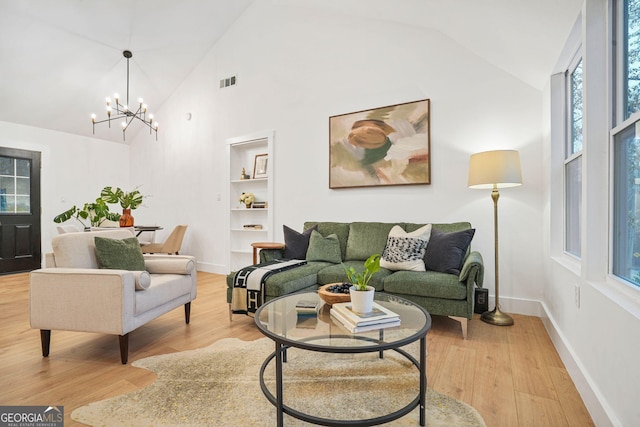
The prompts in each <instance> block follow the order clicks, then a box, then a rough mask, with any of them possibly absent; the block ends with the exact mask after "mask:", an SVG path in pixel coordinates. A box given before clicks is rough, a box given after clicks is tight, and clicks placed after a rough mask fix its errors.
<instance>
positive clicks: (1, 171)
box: [0, 157, 13, 176]
mask: <svg viewBox="0 0 640 427" xmlns="http://www.w3.org/2000/svg"><path fill="white" fill-rule="evenodd" d="M0 175H11V176H13V159H12V158H9V157H0Z"/></svg>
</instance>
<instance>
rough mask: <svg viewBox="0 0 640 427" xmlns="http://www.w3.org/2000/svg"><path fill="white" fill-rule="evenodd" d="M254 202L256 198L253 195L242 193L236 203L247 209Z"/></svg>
mask: <svg viewBox="0 0 640 427" xmlns="http://www.w3.org/2000/svg"><path fill="white" fill-rule="evenodd" d="M255 200H256V196H254V195H253V193H242V194H241V195H240V197H239V198H238V201H239V202H241V203H244V206H245V207H246V208H247V209H249V208H251V204H252V203H253V202H254V201H255Z"/></svg>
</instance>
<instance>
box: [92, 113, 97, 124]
mask: <svg viewBox="0 0 640 427" xmlns="http://www.w3.org/2000/svg"><path fill="white" fill-rule="evenodd" d="M91 121H92V122H93V123H95V122H96V115H95V114H92V115H91Z"/></svg>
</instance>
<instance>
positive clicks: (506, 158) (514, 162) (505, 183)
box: [469, 150, 522, 189]
mask: <svg viewBox="0 0 640 427" xmlns="http://www.w3.org/2000/svg"><path fill="white" fill-rule="evenodd" d="M519 185H522V172H521V171H520V154H519V153H518V152H517V151H516V150H494V151H484V152H482V153H476V154H472V155H471V159H470V160H469V188H478V189H492V188H508V187H517V186H519Z"/></svg>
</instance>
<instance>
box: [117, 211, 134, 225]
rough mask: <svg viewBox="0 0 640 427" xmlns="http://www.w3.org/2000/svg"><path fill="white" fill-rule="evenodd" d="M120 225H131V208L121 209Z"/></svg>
mask: <svg viewBox="0 0 640 427" xmlns="http://www.w3.org/2000/svg"><path fill="white" fill-rule="evenodd" d="M120 227H133V216H131V209H123V210H122V215H121V216H120Z"/></svg>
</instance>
